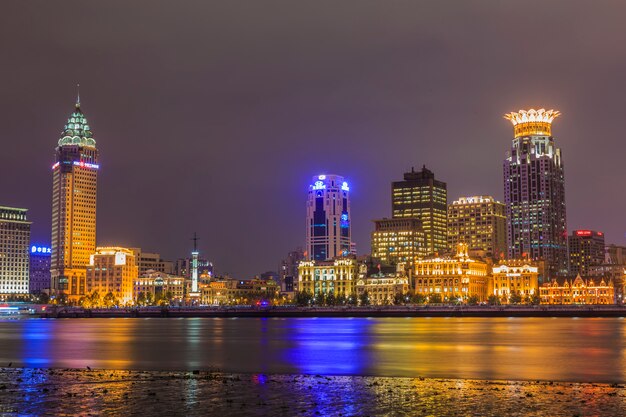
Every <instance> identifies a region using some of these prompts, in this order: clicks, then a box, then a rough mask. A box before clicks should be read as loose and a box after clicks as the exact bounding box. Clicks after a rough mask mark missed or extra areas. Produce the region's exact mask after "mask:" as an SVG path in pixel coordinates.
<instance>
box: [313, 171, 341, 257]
mask: <svg viewBox="0 0 626 417" xmlns="http://www.w3.org/2000/svg"><path fill="white" fill-rule="evenodd" d="M312 182H313V183H312V184H311V185H309V194H308V198H307V203H306V258H307V259H310V260H315V261H325V260H328V259H333V258H336V257H338V256H346V255H349V254H350V251H351V240H350V239H351V236H350V221H351V217H350V195H349V194H350V187H349V186H348V183H347V182H346V181H345V180H344V178H343V177H341V176H339V175H318V176H315V177H313V181H312Z"/></svg>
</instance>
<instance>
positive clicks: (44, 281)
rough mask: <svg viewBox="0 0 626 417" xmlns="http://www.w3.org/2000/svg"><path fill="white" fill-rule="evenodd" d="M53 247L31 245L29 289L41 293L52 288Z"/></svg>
mask: <svg viewBox="0 0 626 417" xmlns="http://www.w3.org/2000/svg"><path fill="white" fill-rule="evenodd" d="M51 253H52V249H51V248H49V247H45V246H37V245H32V246H31V247H30V278H29V283H28V290H29V292H30V293H31V294H39V293H41V292H43V291H45V290H49V289H50V255H51Z"/></svg>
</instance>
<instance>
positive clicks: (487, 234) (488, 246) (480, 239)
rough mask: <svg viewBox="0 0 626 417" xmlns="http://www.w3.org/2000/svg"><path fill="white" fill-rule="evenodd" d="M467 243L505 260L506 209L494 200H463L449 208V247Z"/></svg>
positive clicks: (455, 202)
mask: <svg viewBox="0 0 626 417" xmlns="http://www.w3.org/2000/svg"><path fill="white" fill-rule="evenodd" d="M459 243H466V244H467V245H468V247H469V249H470V250H474V249H479V250H481V251H484V252H485V253H486V254H487V255H488V256H490V257H492V258H500V257H501V255H502V257H504V256H505V255H506V253H507V249H506V215H505V206H504V204H502V203H501V202H499V201H496V200H495V199H494V198H493V197H491V196H488V195H479V196H473V197H461V198H459V199H458V200H455V201H453V202H452V204H450V205H449V206H448V247H450V248H456V247H457V245H458V244H459Z"/></svg>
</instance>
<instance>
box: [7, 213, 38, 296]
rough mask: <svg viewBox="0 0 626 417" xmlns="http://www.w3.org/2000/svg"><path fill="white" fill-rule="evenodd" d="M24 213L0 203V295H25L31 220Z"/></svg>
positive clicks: (27, 278) (27, 283)
mask: <svg viewBox="0 0 626 417" xmlns="http://www.w3.org/2000/svg"><path fill="white" fill-rule="evenodd" d="M27 212H28V210H27V209H22V208H14V207H2V206H0V295H24V294H28V290H29V288H28V286H29V282H28V281H29V254H30V225H31V222H29V221H28V219H27V218H26V214H27Z"/></svg>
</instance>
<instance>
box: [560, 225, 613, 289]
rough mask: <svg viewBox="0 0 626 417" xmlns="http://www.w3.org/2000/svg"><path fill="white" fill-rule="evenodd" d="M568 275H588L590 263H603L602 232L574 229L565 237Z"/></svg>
mask: <svg viewBox="0 0 626 417" xmlns="http://www.w3.org/2000/svg"><path fill="white" fill-rule="evenodd" d="M567 248H568V254H569V273H570V275H578V274H580V275H582V276H583V277H587V276H589V267H590V266H591V265H602V264H603V263H604V233H602V232H596V231H595V230H574V231H573V232H572V234H571V235H570V236H568V238H567Z"/></svg>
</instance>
